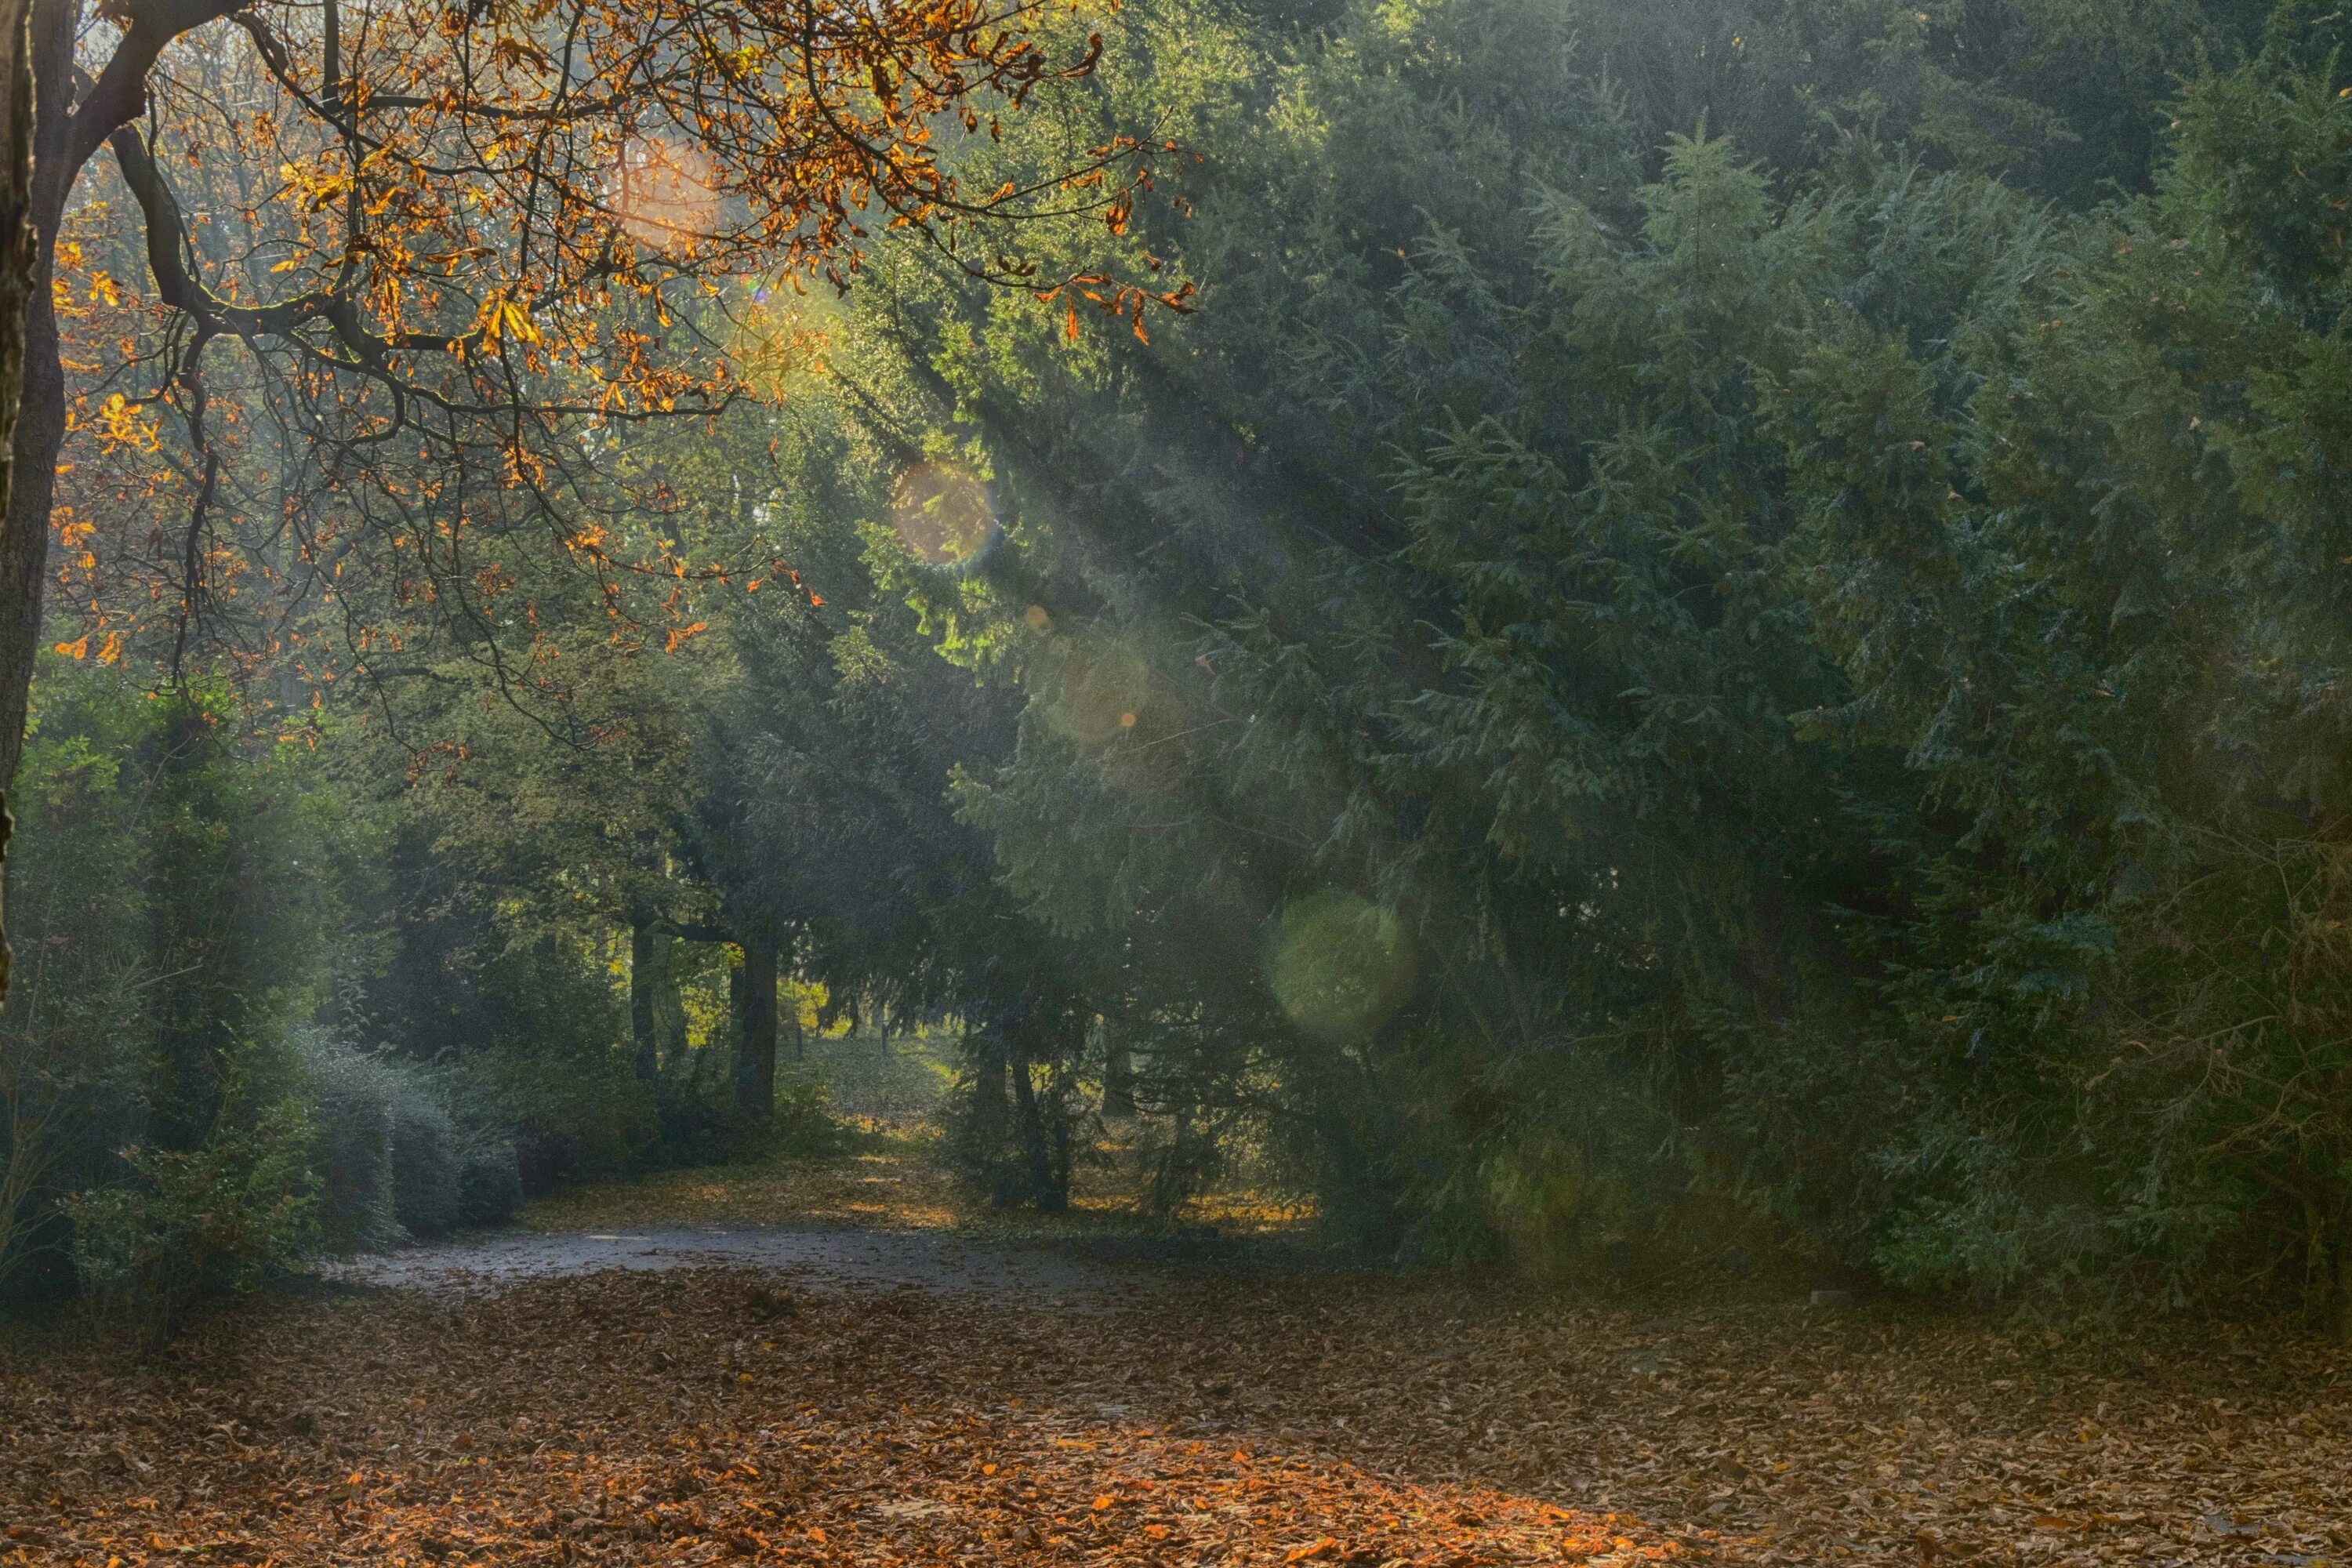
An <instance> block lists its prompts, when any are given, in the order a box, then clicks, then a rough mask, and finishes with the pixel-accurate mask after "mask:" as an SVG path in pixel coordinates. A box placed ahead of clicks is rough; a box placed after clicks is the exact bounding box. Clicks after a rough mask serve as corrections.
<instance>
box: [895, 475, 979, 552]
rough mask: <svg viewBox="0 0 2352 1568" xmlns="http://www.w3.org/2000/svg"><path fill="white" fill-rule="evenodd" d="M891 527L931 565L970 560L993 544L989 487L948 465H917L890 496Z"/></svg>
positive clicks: (912, 549)
mask: <svg viewBox="0 0 2352 1568" xmlns="http://www.w3.org/2000/svg"><path fill="white" fill-rule="evenodd" d="M890 524H891V526H892V527H893V528H896V529H897V530H898V537H899V538H900V539H902V540H904V541H905V542H906V544H907V548H908V549H909V550H911V551H913V552H915V553H916V554H917V555H919V556H920V557H921V558H922V559H924V560H925V561H928V562H929V563H931V564H932V565H934V566H955V565H961V563H964V562H967V561H970V560H972V559H973V558H974V557H976V556H978V555H979V554H980V553H981V552H982V551H984V550H986V549H987V548H988V547H989V546H990V545H992V544H993V543H994V542H996V536H997V531H998V530H997V526H996V509H995V507H993V506H992V505H991V504H990V501H989V499H988V487H987V486H986V485H984V484H982V483H981V482H980V480H978V479H974V478H973V477H972V476H971V474H969V473H967V472H965V471H964V470H963V469H961V468H957V467H955V466H954V465H953V464H950V463H918V464H916V465H915V466H914V467H913V468H908V470H907V471H906V472H905V473H903V474H901V475H899V476H898V484H897V486H896V487H894V488H893V489H892V490H891V491H890Z"/></svg>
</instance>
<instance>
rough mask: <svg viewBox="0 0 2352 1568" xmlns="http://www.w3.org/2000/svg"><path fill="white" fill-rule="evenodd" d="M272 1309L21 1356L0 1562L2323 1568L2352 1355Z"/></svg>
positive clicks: (929, 1319) (1179, 1313)
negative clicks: (137, 1356)
mask: <svg viewBox="0 0 2352 1568" xmlns="http://www.w3.org/2000/svg"><path fill="white" fill-rule="evenodd" d="M1137 1273H1138V1276H1139V1279H1141V1281H1142V1288H1141V1289H1139V1291H1138V1293H1137V1294H1136V1295H1135V1296H1134V1297H1133V1298H1132V1300H1131V1304H1130V1305H1129V1306H1127V1307H1125V1308H1123V1309H1122V1310H1115V1311H1109V1312H1099V1313H1093V1314H1074V1313H1071V1312H1069V1311H1066V1310H1060V1309H1058V1308H1057V1307H1055V1305H1054V1304H1052V1303H1044V1302H1034V1301H1023V1300H1008V1299H1001V1298H1000V1299H985V1298H975V1297H971V1296H963V1297H950V1296H946V1295H940V1294H934V1293H930V1292H926V1291H922V1290H913V1289H891V1290H864V1289H848V1290H838V1291H827V1292H824V1293H817V1292H812V1291H809V1290H806V1289H796V1288H794V1287H793V1285H792V1284H791V1283H790V1282H789V1281H784V1282H780V1281H779V1280H778V1279H776V1278H775V1277H774V1276H772V1275H760V1274H753V1273H749V1272H746V1271H742V1270H739V1269H723V1268H714V1269H683V1270H679V1271H677V1272H671V1273H662V1274H608V1275H598V1276H591V1277H587V1278H569V1279H539V1280H530V1281H526V1282H523V1283H520V1284H515V1285H510V1286H508V1287H505V1288H503V1289H499V1290H498V1291H496V1292H494V1293H493V1292H481V1293H474V1294H465V1295H457V1296H448V1295H442V1296H434V1295H430V1294H420V1293H416V1292H408V1291H385V1292H356V1293H342V1294H336V1293H322V1294H314V1295H310V1296H294V1297H287V1296H280V1297H265V1298H260V1299H257V1300H252V1301H249V1302H247V1303H245V1304H243V1305H241V1306H239V1307H237V1308H236V1309H234V1310H223V1311H221V1312H219V1313H217V1314H215V1316H213V1317H212V1318H211V1319H209V1320H208V1321H205V1322H203V1323H201V1324H200V1325H198V1327H197V1328H196V1329H195V1330H194V1331H193V1332H192V1333H191V1334H190V1335H189V1336H187V1337H186V1338H185V1339H184V1340H183V1341H182V1342H180V1343H179V1344H178V1345H176V1346H175V1347H174V1348H173V1350H172V1351H171V1352H168V1353H167V1354H165V1355H163V1356H162V1357H160V1358H156V1359H154V1360H151V1361H149V1362H146V1363H123V1362H121V1361H119V1360H110V1359H109V1358H108V1357H107V1356H106V1355H105V1354H103V1353H101V1352H99V1351H97V1350H95V1349H91V1348H86V1347H85V1348H81V1349H63V1350H61V1349H60V1347H59V1346H58V1345H57V1344H55V1343H49V1344H47V1345H42V1346H36V1345H32V1344H30V1343H29V1342H28V1343H26V1344H20V1345H18V1346H16V1347H15V1348H14V1349H13V1350H11V1351H9V1352H6V1354H5V1359H0V1562H6V1563H27V1564H32V1563H39V1564H47V1563H89V1564H92V1565H93V1568H107V1565H108V1564H110V1563H111V1564H113V1565H114V1568H129V1565H131V1564H142V1563H161V1562H163V1561H166V1560H168V1561H172V1562H175V1563H185V1562H190V1561H202V1562H206V1563H245V1564H256V1565H257V1564H261V1563H274V1564H297V1563H305V1564H308V1563H381V1564H391V1565H393V1568H409V1565H412V1564H421V1563H457V1562H470V1563H551V1564H553V1563H562V1564H570V1563H615V1564H619V1563H630V1564H635V1563H737V1562H741V1563H809V1564H813V1565H815V1564H839V1565H843V1568H847V1565H851V1564H856V1565H859V1568H889V1565H896V1564H900V1563H908V1564H917V1563H980V1562H987V1563H1016V1564H1038V1565H1043V1564H1047V1563H1111V1562H1125V1561H1134V1562H1139V1563H1168V1564H1206V1563H1335V1564H1336V1563H1348V1564H1390V1565H1406V1564H1411V1565H1417V1568H1477V1565H1483V1564H1490V1563H1587V1564H1610V1565H1630V1564H1633V1563H1643V1562H1663V1561H1690V1562H1725V1563H1827V1562H1843V1561H1855V1562H1894V1563H1934V1564H1939V1565H1940V1564H1952V1563H1987V1564H1990V1563H2002V1564H2014V1563H2035V1564H2040V1563H2053V1564H2056V1563H2065V1564H2091V1563H2149V1564H2158V1563H2198V1564H2205V1563H2214V1564H2241V1563H2244V1564H2251V1563H2330V1562H2337V1563H2340V1562H2346V1561H2352V1412H2347V1408H2346V1405H2345V1400H2344V1397H2343V1395H2344V1392H2345V1391H2344V1385H2343V1375H2344V1373H2345V1371H2346V1369H2347V1364H2352V1363H2347V1360H2346V1358H2345V1357H2343V1356H2342V1355H2341V1354H2339V1353H2338V1352H2336V1351H2335V1350H2333V1349H2332V1348H2330V1347H2327V1346H2324V1345H2320V1344H2317V1343H2315V1342H2294V1343H2287V1344H2284V1345H2270V1346H2250V1345H2248V1344H2242V1343H2237V1342H2231V1340H2229V1339H2227V1338H2226V1337H2220V1336H2199V1335H2194V1334H2190V1333H2186V1332H2182V1333H2178V1334H2173V1335H2169V1336H2168V1337H2167V1338H2166V1339H2165V1340H2163V1341H2162V1342H2154V1341H2146V1340H2143V1341H2139V1342H2110V1343H2108V1344H2106V1345H2105V1346H2096V1345H2093V1346H2089V1347H2086V1346H2085V1345H2084V1344H2083V1343H2081V1342H2074V1341H2067V1340H2062V1339H2058V1338H2056V1337H2054V1336H2044V1335H2041V1334H2037V1333H2031V1332H2023V1331H2003V1330H1999V1329H1994V1328H1989V1327H1987V1326H1985V1325H1983V1324H1981V1323H1977V1322H1970V1321H1954V1320H1943V1319H1936V1318H1929V1317H1922V1316H1913V1317H1903V1316H1897V1315H1893V1314H1881V1313H1876V1312H1868V1311H1865V1312H1860V1313H1838V1314H1828V1315H1825V1314H1821V1313H1817V1312H1811V1311H1808V1310H1806V1309H1804V1308H1801V1307H1790V1308H1768V1307H1721V1306H1711V1307H1690V1308H1686V1309H1681V1310H1664V1311H1661V1310H1659V1309H1657V1308H1655V1307H1652V1308H1648V1309H1644V1310H1628V1309H1625V1308H1623V1307H1621V1306H1616V1305H1612V1304H1609V1303H1605V1302H1600V1303H1596V1302H1593V1301H1590V1300H1584V1301H1579V1300H1561V1299H1559V1298H1557V1297H1546V1296H1543V1295H1541V1294H1538V1293H1535V1292H1532V1291H1521V1290H1511V1291H1493V1290H1488V1291H1479V1290H1475V1289H1466V1288H1465V1287H1463V1286H1461V1285H1459V1284H1455V1283H1449V1282H1432V1281H1415V1280H1409V1279H1408V1280H1399V1279H1391V1278H1383V1277H1378V1276H1361V1275H1337V1274H1297V1275H1290V1276H1280V1275H1276V1276H1266V1277H1259V1278H1254V1279H1252V1278H1243V1279H1234V1278H1223V1277H1218V1276H1214V1275H1209V1274H1203V1273H1202V1272H1199V1271H1191V1272H1187V1271H1181V1270H1164V1269H1163V1270H1144V1269H1138V1270H1137Z"/></svg>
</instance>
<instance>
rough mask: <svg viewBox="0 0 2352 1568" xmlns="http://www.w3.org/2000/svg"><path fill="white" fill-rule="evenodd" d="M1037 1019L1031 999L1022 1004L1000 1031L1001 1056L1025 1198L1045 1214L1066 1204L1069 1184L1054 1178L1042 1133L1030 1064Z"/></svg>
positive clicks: (1050, 1151) (1042, 1118) (1051, 1155)
mask: <svg viewBox="0 0 2352 1568" xmlns="http://www.w3.org/2000/svg"><path fill="white" fill-rule="evenodd" d="M1040 1024H1041V1020H1040V1019H1039V1017H1038V1016H1037V1009H1036V1006H1035V1005H1034V1003H1033V1004H1031V1005H1027V1006H1024V1007H1023V1008H1022V1009H1021V1010H1020V1012H1019V1013H1018V1014H1016V1015H1015V1016H1013V1018H1012V1019H1011V1020H1010V1021H1009V1022H1008V1024H1007V1026H1006V1028H1005V1031H1004V1045H1005V1057H1006V1059H1007V1063H1008V1065H1009V1066H1010V1068H1011V1069H1012V1076H1013V1109H1014V1110H1016V1111H1017V1112H1018V1113H1019V1116H1020V1123H1021V1155H1022V1161H1023V1163H1024V1166H1025V1171H1024V1174H1025V1175H1026V1177H1027V1178H1028V1184H1029V1201H1030V1202H1032V1203H1034V1204H1035V1205H1037V1206H1038V1207H1039V1208H1041V1209H1044V1210H1045V1211H1046V1212H1047V1213H1049V1214H1058V1213H1060V1212H1061V1211H1062V1210H1063V1209H1065V1208H1066V1207H1068V1206H1069V1201H1070V1194H1069V1188H1068V1187H1067V1185H1066V1184H1065V1183H1062V1182H1057V1181H1056V1180H1055V1159H1054V1148H1053V1144H1052V1142H1050V1141H1049V1140H1048V1138H1047V1136H1046V1130H1045V1109H1044V1107H1043V1106H1042V1105H1041V1104H1040V1103H1039V1102H1038V1099H1037V1083H1036V1079H1035V1077H1034V1074H1033V1072H1032V1064H1033V1063H1034V1059H1035V1057H1036V1054H1037V1053H1036V1048H1035V1047H1036V1044H1037V1037H1038V1033H1039V1027H1040Z"/></svg>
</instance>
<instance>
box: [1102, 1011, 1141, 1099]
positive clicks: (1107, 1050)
mask: <svg viewBox="0 0 2352 1568" xmlns="http://www.w3.org/2000/svg"><path fill="white" fill-rule="evenodd" d="M1103 1036H1104V1039H1103V1099H1102V1109H1103V1114H1104V1115H1105V1116H1122V1117H1124V1116H1132V1115H1134V1114H1135V1052H1134V1051H1133V1050H1132V1049H1131V1048H1130V1047H1129V1045H1128V1043H1127V1038H1128V1037H1127V1022H1126V1020H1125V1019H1123V1018H1105V1019H1104V1020H1103Z"/></svg>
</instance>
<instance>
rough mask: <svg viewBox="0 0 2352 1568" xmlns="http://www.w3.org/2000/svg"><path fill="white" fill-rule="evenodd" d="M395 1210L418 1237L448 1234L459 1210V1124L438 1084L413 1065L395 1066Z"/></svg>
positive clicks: (392, 1072)
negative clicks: (451, 1114) (442, 1097)
mask: <svg viewBox="0 0 2352 1568" xmlns="http://www.w3.org/2000/svg"><path fill="white" fill-rule="evenodd" d="M386 1072H387V1074H388V1076H389V1078H390V1079H391V1083H392V1089H393V1092H392V1212H393V1217H394V1218H395V1219H397V1220H398V1221H399V1222H400V1224H401V1227H402V1228H403V1229H404V1230H406V1231H407V1232H408V1233H409V1234H410V1235H412V1236H444V1235H446V1234H447V1233H448V1232H449V1231H451V1230H453V1229H455V1228H456V1227H457V1221H458V1219H459V1217H460V1216H459V1214H458V1164H459V1153H458V1132H457V1122H456V1121H454V1120H453V1119H452V1118H451V1117H450V1115H449V1110H448V1108H447V1107H446V1105H445V1104H443V1103H442V1100H441V1096H440V1094H439V1092H438V1086H437V1085H436V1084H434V1083H433V1082H432V1081H431V1080H430V1079H426V1078H425V1076H424V1075H423V1074H421V1073H419V1072H417V1071H416V1070H415V1068H407V1067H399V1066H390V1065H388V1066H387V1068H386Z"/></svg>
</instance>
